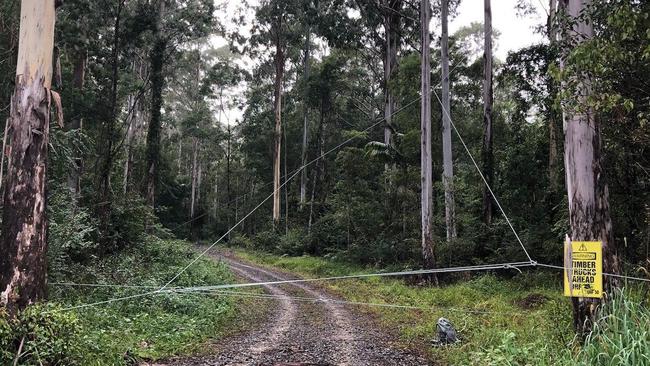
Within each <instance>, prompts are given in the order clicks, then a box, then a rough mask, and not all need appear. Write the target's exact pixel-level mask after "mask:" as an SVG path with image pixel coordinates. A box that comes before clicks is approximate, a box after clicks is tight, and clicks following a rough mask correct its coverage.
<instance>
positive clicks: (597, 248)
mask: <svg viewBox="0 0 650 366" xmlns="http://www.w3.org/2000/svg"><path fill="white" fill-rule="evenodd" d="M564 296H570V297H594V298H602V297H603V243H602V242H600V241H574V242H572V241H571V240H569V239H568V238H567V241H566V242H565V243H564Z"/></svg>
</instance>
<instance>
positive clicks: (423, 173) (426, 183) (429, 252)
mask: <svg viewBox="0 0 650 366" xmlns="http://www.w3.org/2000/svg"><path fill="white" fill-rule="evenodd" d="M430 12H431V9H430V6H429V0H422V1H421V3H420V27H421V34H420V37H421V40H422V59H421V65H420V71H421V75H420V83H421V84H420V87H421V90H420V93H421V95H422V98H421V100H420V143H421V144H420V163H421V168H420V179H421V214H422V215H421V218H422V257H423V260H424V266H425V268H434V266H435V257H434V245H433V230H432V227H431V218H432V216H433V209H432V206H433V198H432V197H433V177H432V162H433V160H432V157H431V50H430V42H431V39H430V37H431V36H430V34H429V21H430V19H431V14H430Z"/></svg>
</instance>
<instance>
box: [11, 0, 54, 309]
mask: <svg viewBox="0 0 650 366" xmlns="http://www.w3.org/2000/svg"><path fill="white" fill-rule="evenodd" d="M54 22H55V2H54V0H22V2H21V8H20V40H19V46H18V62H17V64H16V65H17V66H16V87H15V89H14V94H13V97H12V100H11V117H10V118H11V121H10V125H11V129H10V139H11V156H10V160H9V164H8V167H7V182H6V192H5V195H4V207H3V212H2V214H3V217H2V240H1V241H0V253H2V255H0V306H4V307H5V308H6V309H7V311H8V312H9V314H10V315H12V316H13V315H15V314H16V312H17V311H18V310H20V309H23V308H25V307H26V306H27V305H30V304H33V303H34V302H36V301H38V300H40V299H43V298H44V297H45V287H46V258H45V256H46V253H47V218H46V215H45V212H46V197H45V185H46V172H47V150H48V149H47V148H48V138H49V126H50V100H51V99H50V98H51V97H50V88H51V82H52V53H53V47H54Z"/></svg>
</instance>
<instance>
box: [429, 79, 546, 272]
mask: <svg viewBox="0 0 650 366" xmlns="http://www.w3.org/2000/svg"><path fill="white" fill-rule="evenodd" d="M431 91H432V92H433V94H434V95H435V96H436V99H438V103H440V108H442V111H443V113H444V114H445V115H446V116H447V118H449V122H450V123H451V127H453V128H454V131H455V132H456V135H457V136H458V139H459V140H460V142H461V144H462V145H463V147H464V148H465V151H466V152H467V155H469V158H470V159H471V160H472V163H473V164H474V167H476V171H477V172H478V174H479V175H480V176H481V179H483V183H485V186H486V187H487V189H488V191H489V192H490V195H491V196H492V198H493V199H494V202H495V203H496V204H497V207H499V211H501V214H502V215H503V217H504V218H505V219H506V222H507V223H508V226H510V230H512V233H513V234H515V237H516V238H517V241H518V242H519V245H521V249H523V250H524V253H526V257H528V261H529V263H534V261H533V259H532V258H531V257H530V254H528V250H526V246H525V245H524V243H523V242H522V241H521V239H520V238H519V234H517V230H515V228H514V226H512V223H511V222H510V219H509V218H508V215H507V214H506V211H505V210H504V209H503V207H501V203H500V202H499V199H498V198H497V196H496V194H494V192H493V191H492V187H490V185H489V184H488V181H487V179H485V176H484V175H483V172H481V168H479V166H478V164H477V163H476V160H474V156H473V155H472V152H471V151H470V150H469V148H468V147H467V144H465V140H463V137H462V136H461V135H460V132H458V129H457V128H456V125H455V124H454V122H453V120H452V119H451V115H450V114H449V111H447V109H446V108H445V106H444V105H443V104H442V101H441V100H440V97H439V96H438V93H436V92H435V90H433V89H432V90H431Z"/></svg>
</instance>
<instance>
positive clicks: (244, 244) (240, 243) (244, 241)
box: [228, 235, 254, 249]
mask: <svg viewBox="0 0 650 366" xmlns="http://www.w3.org/2000/svg"><path fill="white" fill-rule="evenodd" d="M228 246H231V247H238V248H245V249H252V248H253V246H254V244H253V241H252V240H251V239H250V238H249V237H247V236H246V235H236V236H235V237H233V238H232V239H230V240H229V241H228Z"/></svg>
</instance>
